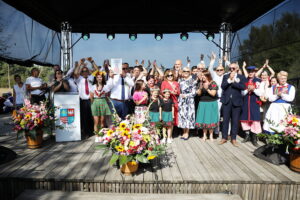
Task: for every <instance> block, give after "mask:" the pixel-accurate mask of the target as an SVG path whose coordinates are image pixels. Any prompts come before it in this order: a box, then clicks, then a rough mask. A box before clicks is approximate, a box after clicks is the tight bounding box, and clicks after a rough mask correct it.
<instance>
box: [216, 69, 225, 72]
mask: <svg viewBox="0 0 300 200" xmlns="http://www.w3.org/2000/svg"><path fill="white" fill-rule="evenodd" d="M216 71H217V72H222V71H224V69H217V70H216Z"/></svg>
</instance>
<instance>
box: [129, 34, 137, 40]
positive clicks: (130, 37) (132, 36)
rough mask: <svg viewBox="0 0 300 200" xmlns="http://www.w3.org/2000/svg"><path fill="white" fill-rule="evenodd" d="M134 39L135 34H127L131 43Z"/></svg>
mask: <svg viewBox="0 0 300 200" xmlns="http://www.w3.org/2000/svg"><path fill="white" fill-rule="evenodd" d="M136 38H137V34H136V33H130V34H129V39H130V40H131V41H134V40H136Z"/></svg>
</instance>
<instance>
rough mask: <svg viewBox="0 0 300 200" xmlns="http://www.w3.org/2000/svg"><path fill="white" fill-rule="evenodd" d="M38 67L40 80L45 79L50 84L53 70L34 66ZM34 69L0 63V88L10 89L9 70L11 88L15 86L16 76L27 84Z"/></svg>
mask: <svg viewBox="0 0 300 200" xmlns="http://www.w3.org/2000/svg"><path fill="white" fill-rule="evenodd" d="M33 67H37V68H38V69H39V70H40V76H39V77H40V78H41V79H43V81H45V82H46V83H48V82H49V77H50V75H51V74H53V70H52V68H51V67H44V66H37V65H36V66H33ZM33 67H24V66H21V65H17V64H13V65H10V66H8V64H7V63H6V62H3V61H0V88H8V87H9V85H8V83H9V81H8V69H9V79H10V83H11V87H12V86H13V85H14V84H15V82H14V75H17V74H18V75H20V76H21V79H22V81H23V82H25V80H26V78H28V77H29V76H30V71H31V69H32V68H33Z"/></svg>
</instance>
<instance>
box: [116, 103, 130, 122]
mask: <svg viewBox="0 0 300 200" xmlns="http://www.w3.org/2000/svg"><path fill="white" fill-rule="evenodd" d="M112 102H113V104H114V106H115V109H116V111H117V113H118V115H119V117H121V119H123V120H124V119H125V117H126V115H128V109H129V101H123V102H122V101H117V100H114V99H112Z"/></svg>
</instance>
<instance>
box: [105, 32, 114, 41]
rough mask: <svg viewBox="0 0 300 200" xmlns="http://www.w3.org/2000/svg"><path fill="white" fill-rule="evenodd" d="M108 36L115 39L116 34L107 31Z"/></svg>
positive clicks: (109, 38)
mask: <svg viewBox="0 0 300 200" xmlns="http://www.w3.org/2000/svg"><path fill="white" fill-rule="evenodd" d="M106 37H107V39H108V40H113V39H115V34H114V33H107V34H106Z"/></svg>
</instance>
